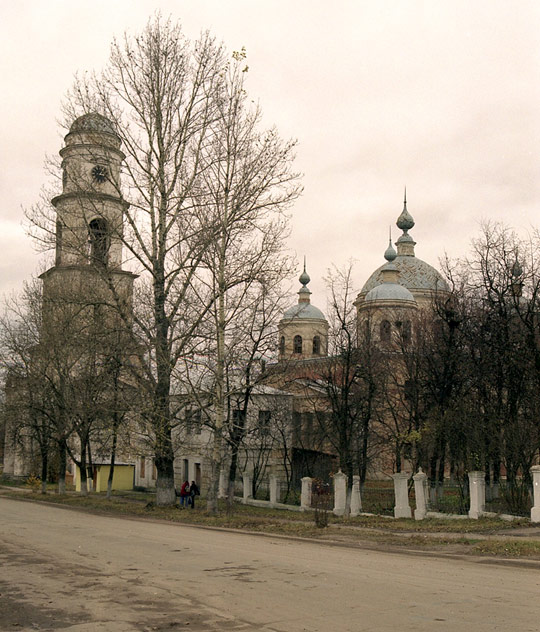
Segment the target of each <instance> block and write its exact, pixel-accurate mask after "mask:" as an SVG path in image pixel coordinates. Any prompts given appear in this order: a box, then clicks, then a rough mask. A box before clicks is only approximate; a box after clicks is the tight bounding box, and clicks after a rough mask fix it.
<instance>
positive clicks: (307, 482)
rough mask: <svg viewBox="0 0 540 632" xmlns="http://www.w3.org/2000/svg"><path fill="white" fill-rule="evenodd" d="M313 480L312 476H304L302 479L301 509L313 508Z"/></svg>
mask: <svg viewBox="0 0 540 632" xmlns="http://www.w3.org/2000/svg"><path fill="white" fill-rule="evenodd" d="M311 484H312V480H311V477H310V476H304V478H303V479H302V495H301V497H300V509H302V511H306V509H311V487H312V485H311Z"/></svg>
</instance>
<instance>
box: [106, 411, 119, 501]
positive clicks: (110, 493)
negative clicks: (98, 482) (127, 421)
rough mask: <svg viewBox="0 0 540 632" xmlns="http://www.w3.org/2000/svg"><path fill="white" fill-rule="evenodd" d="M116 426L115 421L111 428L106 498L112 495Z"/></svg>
mask: <svg viewBox="0 0 540 632" xmlns="http://www.w3.org/2000/svg"><path fill="white" fill-rule="evenodd" d="M116 426H117V424H116V423H115V425H114V429H113V443H112V449H111V467H110V468H109V478H108V480H107V498H109V499H110V498H111V495H112V484H113V478H114V462H115V459H116V442H117V432H116Z"/></svg>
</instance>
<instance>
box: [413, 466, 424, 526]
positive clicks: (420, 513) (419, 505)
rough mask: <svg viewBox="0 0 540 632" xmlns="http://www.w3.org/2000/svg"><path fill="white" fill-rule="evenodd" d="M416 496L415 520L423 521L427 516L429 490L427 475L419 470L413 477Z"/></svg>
mask: <svg viewBox="0 0 540 632" xmlns="http://www.w3.org/2000/svg"><path fill="white" fill-rule="evenodd" d="M413 481H414V496H415V498H416V509H415V510H414V519H415V520H423V519H424V518H425V517H426V514H427V505H426V490H427V474H426V473H425V472H423V471H422V468H421V467H419V468H418V472H417V473H416V474H415V475H414V476H413Z"/></svg>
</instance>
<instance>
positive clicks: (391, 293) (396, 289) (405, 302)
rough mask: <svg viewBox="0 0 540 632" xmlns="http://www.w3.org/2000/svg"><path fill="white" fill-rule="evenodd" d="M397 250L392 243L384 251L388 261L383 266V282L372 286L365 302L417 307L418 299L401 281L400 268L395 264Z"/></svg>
mask: <svg viewBox="0 0 540 632" xmlns="http://www.w3.org/2000/svg"><path fill="white" fill-rule="evenodd" d="M396 257H397V255H396V251H395V250H394V249H393V248H392V244H390V246H388V248H387V249H386V252H385V253H384V258H385V259H386V260H387V261H388V263H386V264H385V265H383V266H382V268H381V269H380V270H381V276H382V283H381V284H380V285H377V286H375V287H374V288H372V289H371V290H370V291H369V292H368V293H367V294H366V296H365V298H364V303H374V302H375V301H376V302H377V303H380V302H382V303H384V304H390V303H391V304H392V305H395V304H396V303H399V306H400V307H401V306H402V307H416V301H415V299H414V296H413V295H412V294H411V292H410V291H409V290H408V289H407V288H406V287H405V286H403V285H400V283H399V269H398V267H397V266H396V265H395V263H394V260H395V259H396Z"/></svg>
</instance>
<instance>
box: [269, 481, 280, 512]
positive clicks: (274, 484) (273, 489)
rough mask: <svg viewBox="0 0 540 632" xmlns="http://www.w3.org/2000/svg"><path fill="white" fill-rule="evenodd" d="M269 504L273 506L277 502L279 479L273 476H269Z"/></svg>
mask: <svg viewBox="0 0 540 632" xmlns="http://www.w3.org/2000/svg"><path fill="white" fill-rule="evenodd" d="M269 487H270V502H271V503H272V504H273V505H275V504H277V503H278V502H279V479H278V477H277V476H276V475H275V474H270V477H269Z"/></svg>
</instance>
